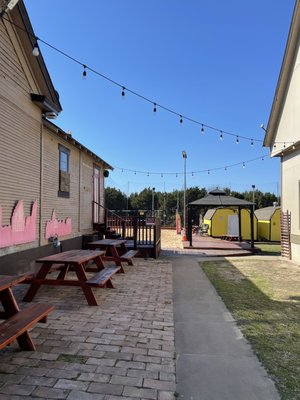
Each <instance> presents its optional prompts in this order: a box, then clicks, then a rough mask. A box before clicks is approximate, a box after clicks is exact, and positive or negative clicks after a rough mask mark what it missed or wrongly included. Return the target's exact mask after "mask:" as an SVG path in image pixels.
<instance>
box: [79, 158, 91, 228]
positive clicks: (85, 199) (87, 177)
mask: <svg viewBox="0 0 300 400" xmlns="http://www.w3.org/2000/svg"><path fill="white" fill-rule="evenodd" d="M81 154H82V163H81V183H80V187H81V210H80V214H81V221H80V227H81V231H82V232H89V231H91V230H92V200H93V160H92V159H91V157H89V156H88V155H87V154H85V153H84V152H81Z"/></svg>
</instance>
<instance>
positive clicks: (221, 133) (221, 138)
mask: <svg viewBox="0 0 300 400" xmlns="http://www.w3.org/2000/svg"><path fill="white" fill-rule="evenodd" d="M220 140H223V132H222V131H220Z"/></svg>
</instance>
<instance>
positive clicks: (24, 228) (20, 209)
mask: <svg viewBox="0 0 300 400" xmlns="http://www.w3.org/2000/svg"><path fill="white" fill-rule="evenodd" d="M36 214H37V201H35V202H34V203H33V206H32V210H31V215H30V216H28V217H25V216H24V205H23V200H19V201H18V203H17V205H16V207H15V209H14V211H13V215H12V218H11V225H6V226H2V208H1V207H0V248H3V247H9V246H14V245H16V244H23V243H29V242H34V241H35V240H36Z"/></svg>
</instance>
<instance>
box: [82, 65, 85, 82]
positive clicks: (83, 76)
mask: <svg viewBox="0 0 300 400" xmlns="http://www.w3.org/2000/svg"><path fill="white" fill-rule="evenodd" d="M82 79H86V65H83V72H82Z"/></svg>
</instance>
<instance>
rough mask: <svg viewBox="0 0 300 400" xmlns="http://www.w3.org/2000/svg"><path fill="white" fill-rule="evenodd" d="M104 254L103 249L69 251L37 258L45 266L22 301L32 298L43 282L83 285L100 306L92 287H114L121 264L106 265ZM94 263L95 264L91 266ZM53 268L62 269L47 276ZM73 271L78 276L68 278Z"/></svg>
mask: <svg viewBox="0 0 300 400" xmlns="http://www.w3.org/2000/svg"><path fill="white" fill-rule="evenodd" d="M103 255H104V251H94V250H69V251H65V252H62V253H57V254H53V255H51V256H47V257H43V258H40V259H38V260H36V262H37V263H41V264H42V265H41V267H40V270H39V271H38V272H37V274H36V275H34V276H33V277H32V279H31V281H30V284H31V285H30V288H29V290H28V291H27V293H26V295H25V297H24V299H23V300H24V301H31V300H32V299H33V298H34V297H35V295H36V293H37V291H38V290H39V288H40V286H41V285H54V286H80V287H81V288H82V291H83V293H84V295H85V298H86V300H87V302H88V304H89V305H91V306H97V305H98V302H97V299H96V297H95V295H94V293H93V291H92V287H107V288H113V284H112V282H111V279H112V276H113V275H114V274H115V273H117V272H119V270H120V267H118V266H117V267H113V268H105V266H104V264H103V261H102V256H103ZM91 262H93V263H95V265H94V266H91V265H90V263H91ZM54 271H59V274H58V276H57V277H56V279H50V278H47V275H48V274H49V273H51V272H54ZM70 271H74V272H75V274H76V277H77V279H67V275H68V273H69V272H70ZM86 272H95V273H96V274H95V275H94V276H93V277H91V278H88V277H87V275H86Z"/></svg>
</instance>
